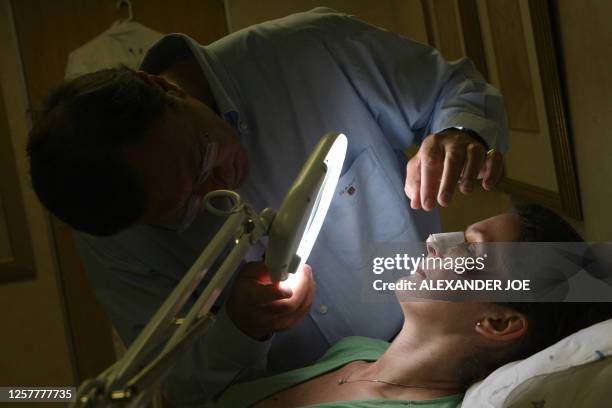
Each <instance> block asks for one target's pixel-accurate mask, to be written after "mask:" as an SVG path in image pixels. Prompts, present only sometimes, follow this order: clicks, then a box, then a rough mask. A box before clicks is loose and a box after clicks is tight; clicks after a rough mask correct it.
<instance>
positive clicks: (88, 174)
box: [27, 68, 173, 235]
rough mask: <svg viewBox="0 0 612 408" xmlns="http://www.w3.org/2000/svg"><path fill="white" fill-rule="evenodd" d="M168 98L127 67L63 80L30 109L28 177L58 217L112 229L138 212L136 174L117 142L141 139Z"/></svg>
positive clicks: (95, 230) (93, 229) (91, 228)
mask: <svg viewBox="0 0 612 408" xmlns="http://www.w3.org/2000/svg"><path fill="white" fill-rule="evenodd" d="M171 106H173V103H172V99H171V98H169V97H168V96H167V95H166V94H165V93H164V92H163V91H161V90H159V89H157V88H155V87H153V86H149V85H147V84H146V83H145V82H144V81H143V80H141V79H140V78H138V77H137V76H136V75H135V73H134V72H133V71H131V70H130V69H128V68H116V69H105V70H101V71H98V72H94V73H91V74H86V75H83V76H81V77H78V78H75V79H73V80H71V81H67V82H65V83H64V84H62V85H61V86H59V87H58V88H57V89H56V90H55V91H53V92H52V93H51V94H50V95H49V97H48V98H47V100H46V101H45V104H44V106H43V109H42V111H41V112H40V113H39V114H38V115H37V116H38V117H37V118H36V119H37V120H36V121H35V124H34V126H33V128H32V130H31V132H30V137H29V142H28V146H27V152H28V156H29V158H30V174H31V178H32V185H33V187H34V190H35V191H36V194H37V195H38V198H39V199H40V201H41V202H42V203H43V205H44V206H45V207H47V209H48V210H49V211H51V213H53V214H54V215H55V216H56V217H57V218H59V219H60V220H62V221H64V222H65V223H67V224H69V225H70V226H71V227H73V228H75V229H77V230H80V231H84V232H88V233H90V234H94V235H112V234H115V233H117V232H119V231H121V230H122V229H124V228H127V227H129V226H131V225H132V224H134V223H135V222H136V221H137V220H138V219H139V218H140V217H141V216H142V215H143V213H144V210H145V206H146V196H145V190H144V185H143V181H142V180H141V178H140V177H139V175H138V174H137V172H136V171H135V170H134V168H133V167H131V166H130V164H129V163H128V162H127V161H126V159H125V158H124V155H123V151H124V148H125V147H126V146H128V145H131V144H138V143H141V142H142V141H143V140H144V139H145V137H146V132H147V131H148V130H149V129H150V128H151V127H152V126H153V124H154V122H155V121H156V120H157V119H160V118H161V117H162V116H163V114H164V113H165V112H166V110H167V109H168V107H171Z"/></svg>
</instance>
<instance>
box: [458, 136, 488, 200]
mask: <svg viewBox="0 0 612 408" xmlns="http://www.w3.org/2000/svg"><path fill="white" fill-rule="evenodd" d="M466 151H467V158H466V161H465V167H464V168H463V173H462V176H461V183H460V184H459V188H460V190H461V192H462V193H463V194H469V193H471V192H472V191H473V190H474V183H475V182H476V178H477V177H478V175H479V174H480V172H481V170H483V166H484V164H485V158H486V157H485V154H486V152H485V148H484V146H483V145H482V144H480V143H470V144H468V145H467V148H466Z"/></svg>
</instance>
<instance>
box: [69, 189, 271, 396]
mask: <svg viewBox="0 0 612 408" xmlns="http://www.w3.org/2000/svg"><path fill="white" fill-rule="evenodd" d="M218 196H230V198H232V199H234V202H235V203H234V206H233V208H232V209H231V210H229V211H222V210H218V209H214V211H213V212H214V213H215V214H217V215H228V219H227V220H226V221H225V223H224V224H223V226H222V227H221V228H220V230H219V231H218V232H217V234H215V236H214V238H213V239H212V240H211V241H210V243H209V244H208V245H207V247H206V249H205V250H204V251H203V252H202V253H201V255H200V256H199V257H198V258H197V259H196V261H195V262H194V263H193V265H192V266H191V268H190V269H189V271H188V272H187V273H186V274H185V276H184V277H183V279H181V281H180V282H179V284H178V285H177V286H176V287H175V289H174V290H173V291H172V293H171V294H170V296H168V298H167V299H166V300H165V301H164V303H163V304H162V306H161V307H160V308H159V309H158V311H157V312H156V313H155V315H154V316H153V318H152V319H151V320H150V321H149V323H148V324H147V325H146V326H145V328H144V329H143V330H142V331H141V333H140V334H139V335H138V337H137V338H136V340H135V341H134V342H133V343H132V345H131V346H130V347H129V349H128V350H127V352H126V354H125V355H124V356H123V357H122V358H121V359H120V360H119V361H117V362H116V363H115V364H113V365H112V366H111V367H109V368H108V369H107V370H105V371H104V372H103V373H102V374H100V375H99V376H98V377H97V378H96V379H95V380H93V381H88V382H85V383H83V385H82V386H81V387H80V388H79V391H78V392H77V398H76V402H75V404H74V405H75V406H96V407H98V406H110V405H112V404H113V403H116V402H120V401H121V402H123V403H125V404H126V406H129V407H141V406H145V405H146V404H147V403H148V402H149V400H150V398H151V394H152V393H151V391H150V390H151V389H153V387H154V386H155V385H157V384H159V383H160V382H161V380H162V378H163V375H164V374H165V372H166V371H167V370H168V369H169V368H170V367H171V366H172V363H173V362H174V361H175V357H176V355H178V354H180V353H181V352H182V351H183V350H185V348H187V347H188V346H189V345H190V344H192V343H193V341H195V340H196V339H197V338H199V337H200V336H201V335H202V334H203V333H204V332H205V331H206V330H207V329H208V328H210V326H211V325H212V324H213V323H214V320H215V317H214V315H213V314H212V313H209V311H210V308H211V307H212V306H213V305H214V303H215V301H216V300H217V299H218V297H219V295H220V294H221V292H222V291H223V289H224V288H225V286H227V284H228V283H229V281H230V279H231V277H232V276H233V274H234V272H235V270H236V269H237V267H238V266H239V265H240V262H242V260H243V259H244V256H245V255H246V253H247V251H248V250H249V248H250V247H251V245H253V244H254V243H255V242H257V241H258V240H259V239H260V238H261V237H262V236H263V235H265V234H266V233H267V232H268V230H269V227H270V224H271V222H272V220H273V218H274V215H275V214H274V212H273V211H272V210H270V209H265V210H264V211H262V212H261V214H257V213H256V212H255V211H254V210H253V209H252V208H251V207H250V206H248V205H247V204H243V203H241V202H240V197H239V196H238V194H236V193H234V192H232V191H215V192H212V193H209V195H207V196H206V197H205V198H204V200H205V201H206V203H207V204H206V205H207V208H209V209H211V204H210V203H209V200H210V199H211V198H214V197H218ZM232 241H234V242H235V246H234V247H233V248H232V249H231V251H230V253H229V254H228V256H227V258H226V259H225V260H224V261H223V263H222V264H221V266H220V267H219V269H218V270H217V272H216V273H215V274H214V276H213V277H212V279H211V281H210V282H209V284H208V285H207V286H206V288H205V289H204V291H203V292H202V293H201V294H200V296H199V297H198V299H197V300H196V302H195V304H194V305H193V306H192V307H191V309H190V310H189V312H188V314H187V316H186V317H185V318H184V319H176V316H177V314H178V313H179V312H180V310H181V309H182V307H183V306H184V304H185V303H186V302H187V300H188V299H189V297H190V296H191V295H192V293H193V292H194V291H195V289H196V288H197V286H198V285H199V284H200V282H201V281H202V279H203V278H204V277H205V276H206V275H207V274H208V273H209V271H210V269H211V267H212V265H213V264H214V262H215V261H216V260H217V258H218V257H219V256H220V255H222V253H223V250H224V248H225V247H226V245H227V244H228V243H229V242H232ZM177 326H178V328H176V327H177ZM172 332H173V333H172ZM169 333H172V335H171V337H170V339H169V340H167V341H166V342H165V346H164V347H163V349H162V351H161V352H160V354H159V355H158V356H157V357H156V358H155V359H154V360H153V361H151V362H150V363H148V364H147V365H146V366H145V367H144V368H143V369H140V367H142V365H143V360H144V358H145V357H146V356H147V355H148V352H150V351H151V350H153V349H155V348H156V347H159V346H160V345H162V344H163V342H164V341H165V339H167V338H168V336H169Z"/></svg>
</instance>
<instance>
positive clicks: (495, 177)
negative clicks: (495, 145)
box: [482, 151, 504, 191]
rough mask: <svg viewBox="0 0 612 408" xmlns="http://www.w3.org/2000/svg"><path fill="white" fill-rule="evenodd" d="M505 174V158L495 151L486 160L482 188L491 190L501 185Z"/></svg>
mask: <svg viewBox="0 0 612 408" xmlns="http://www.w3.org/2000/svg"><path fill="white" fill-rule="evenodd" d="M503 173H504V156H503V155H502V154H501V153H500V152H498V151H495V152H493V153H491V154H490V155H488V156H487V157H486V160H485V164H484V167H483V174H482V187H483V188H484V189H485V190H487V191H488V190H491V189H493V187H495V186H496V185H497V183H499V180H500V179H501V177H502V175H503Z"/></svg>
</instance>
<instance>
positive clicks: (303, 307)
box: [262, 288, 314, 331]
mask: <svg viewBox="0 0 612 408" xmlns="http://www.w3.org/2000/svg"><path fill="white" fill-rule="evenodd" d="M313 289H314V288H313ZM313 301H314V290H312V291H310V292H309V293H308V295H307V296H305V297H304V298H303V299H302V300H301V302H299V303H295V304H293V305H291V307H288V305H286V304H283V303H285V302H286V301H284V300H283V301H278V302H274V303H279V304H277V305H274V306H271V305H266V306H265V307H264V308H262V309H263V310H262V314H263V315H264V316H265V317H264V321H265V323H264V324H265V325H266V326H270V327H272V331H281V330H287V329H289V328H291V327H292V326H293V325H295V324H296V323H298V322H299V321H300V320H302V319H303V318H304V316H306V314H307V313H308V311H309V310H310V307H311V306H312V303H313Z"/></svg>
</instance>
